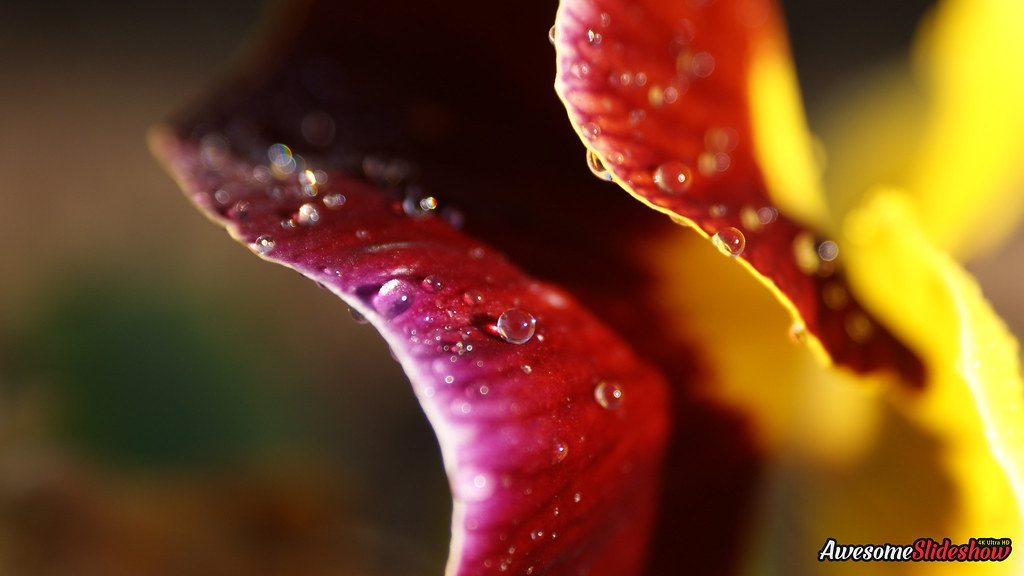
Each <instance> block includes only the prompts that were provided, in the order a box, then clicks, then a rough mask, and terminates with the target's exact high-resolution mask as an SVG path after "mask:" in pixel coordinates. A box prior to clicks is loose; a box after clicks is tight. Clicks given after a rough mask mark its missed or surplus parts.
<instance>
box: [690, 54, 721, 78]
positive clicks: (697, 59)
mask: <svg viewBox="0 0 1024 576" xmlns="http://www.w3.org/2000/svg"><path fill="white" fill-rule="evenodd" d="M690 70H691V71H692V72H693V75H694V76H696V77H698V78H707V77H708V76H711V73H712V72H714V71H715V57H714V56H712V55H711V54H709V53H707V52H698V53H696V54H694V55H693V59H692V60H691V61H690Z"/></svg>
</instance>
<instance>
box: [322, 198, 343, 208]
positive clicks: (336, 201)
mask: <svg viewBox="0 0 1024 576" xmlns="http://www.w3.org/2000/svg"><path fill="white" fill-rule="evenodd" d="M344 205H345V196H343V195H341V194H328V195H326V196H324V206H326V207H328V208H330V209H331V210H334V209H335V208H341V207H342V206H344Z"/></svg>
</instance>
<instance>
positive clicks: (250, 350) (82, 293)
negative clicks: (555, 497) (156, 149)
mask: <svg viewBox="0 0 1024 576" xmlns="http://www.w3.org/2000/svg"><path fill="white" fill-rule="evenodd" d="M927 5H928V2H923V1H918V0H914V1H912V2H901V3H898V7H893V6H891V5H890V3H888V2H882V1H881V0H877V1H872V2H863V1H856V2H855V1H852V0H843V1H841V2H830V3H821V2H816V1H814V0H792V1H790V2H786V9H787V11H788V18H789V20H790V26H791V29H792V32H793V42H794V45H795V49H796V51H797V55H798V67H799V70H800V73H801V75H802V80H803V81H805V85H804V90H805V97H806V99H807V101H808V106H809V109H810V113H811V118H812V124H815V125H816V123H817V122H819V121H822V120H819V119H820V118H822V117H823V113H822V112H821V110H823V109H825V108H827V107H828V106H827V103H828V102H829V100H830V97H831V96H830V95H831V94H835V93H836V92H842V91H844V90H847V89H848V88H849V87H850V86H852V85H853V83H855V82H856V79H857V78H858V77H859V74H860V73H861V72H863V71H864V70H866V69H869V68H870V67H872V66H876V65H878V63H879V62H892V61H893V60H891V58H892V57H893V55H894V54H895V55H899V54H901V53H903V51H905V50H906V46H907V44H908V42H909V39H910V37H911V33H912V30H913V25H914V23H915V22H916V21H917V20H918V18H919V16H920V14H921V13H922V12H923V11H924V10H925V9H926V7H927ZM0 7H2V13H3V14H4V17H3V18H2V19H0V54H3V55H4V58H3V61H2V63H0V72H2V76H0V78H2V80H0V218H2V223H0V246H3V248H4V250H3V271H2V272H0V575H7V574H11V575H25V576H34V575H51V574H52V575H64V574H76V575H80V576H89V575H93V574H95V575H100V574H102V575H107V576H109V575H119V574H126V575H127V574H132V575H157V574H160V575H162V574H190V575H205V574H211V575H212V574H219V575H224V574H323V575H329V574H346V575H348V574H367V575H378V574H379V575H384V574H387V575H399V574H430V573H434V574H439V573H441V566H442V565H443V562H444V558H445V554H446V551H447V541H448V520H449V518H448V517H449V512H450V500H449V497H448V492H447V485H446V481H445V478H444V474H443V471H442V469H441V465H440V461H439V456H438V449H437V445H436V442H435V440H434V439H433V435H432V433H431V432H430V430H429V427H428V426H427V424H426V422H425V420H424V418H423V416H422V414H421V412H420V410H419V407H418V405H417V404H416V403H415V401H414V399H413V397H412V394H411V393H410V392H409V389H408V384H407V383H406V381H405V378H404V376H403V375H402V373H401V371H400V369H399V368H398V367H397V366H396V365H395V363H394V362H393V361H392V360H391V358H390V356H389V354H388V351H387V347H386V346H385V345H384V344H383V342H382V341H381V340H380V339H379V338H378V337H377V336H376V333H375V332H374V331H373V330H372V329H371V328H369V327H368V326H363V325H358V324H356V323H355V322H353V321H352V320H351V318H350V317H349V314H348V312H347V310H346V307H345V306H344V304H342V303H340V302H338V301H337V300H336V299H335V298H334V297H332V296H330V295H329V294H328V293H327V292H325V291H322V290H318V289H317V288H316V287H315V286H314V285H313V284H312V283H310V282H308V281H306V280H304V279H302V278H300V277H299V276H298V275H297V274H295V273H293V272H291V271H289V270H286V269H284V268H281V267H275V266H269V265H267V264H265V263H264V262H262V261H260V260H258V259H256V258H254V257H252V256H251V255H250V254H249V253H248V250H247V249H245V248H244V247H242V246H240V245H238V244H236V243H234V242H232V241H230V240H229V239H228V237H227V236H226V235H225V233H224V232H223V231H222V230H220V229H218V228H217V227H215V226H212V225H210V224H209V223H208V222H206V221H205V219H204V218H202V217H201V216H200V215H199V214H198V213H197V212H196V211H195V210H194V209H193V208H192V207H191V206H190V205H189V203H188V202H187V201H186V200H185V199H184V198H183V197H182V195H181V193H180V191H179V190H178V189H177V187H176V186H175V184H174V183H173V182H172V181H171V179H170V178H169V177H168V176H167V175H166V174H165V173H164V171H163V170H162V169H161V168H160V167H159V166H158V165H157V164H156V162H155V161H154V160H153V159H152V157H151V155H150V154H149V152H148V150H147V148H146V144H145V135H146V130H147V128H148V127H149V126H151V125H152V124H153V123H154V122H156V121H158V120H160V119H161V118H163V117H164V116H166V115H167V114H168V113H169V112H170V111H171V110H173V109H175V108H177V107H179V106H180V105H182V104H183V103H184V102H186V101H187V100H188V99H190V98H194V97H196V96H197V95H198V94H199V93H200V92H201V91H202V89H203V88H204V86H207V85H209V84H210V82H211V81H212V80H213V79H214V78H216V77H217V75H218V73H219V72H222V71H223V70H224V69H225V68H226V67H227V66H228V64H229V61H230V60H231V58H232V56H233V55H234V54H235V53H236V51H237V50H238V49H239V47H240V46H241V44H242V42H243V40H244V38H245V36H246V33H247V32H248V31H249V30H250V29H251V27H252V26H253V25H254V24H255V23H256V22H257V21H258V19H259V15H260V14H261V11H262V6H261V4H260V3H259V2H255V1H244V0H217V1H200V0H177V1H173V2H172V1H170V0H157V1H154V2H146V3H129V2H118V1H114V0H100V1H97V2H89V3H77V4H75V3H72V4H67V3H62V4H60V5H59V6H58V5H54V3H29V2H21V3H12V2H0ZM553 11H554V4H552V13H553ZM545 32H546V30H542V31H539V34H544V33H545ZM895 62H896V66H900V65H901V64H900V62H901V61H900V60H899V59H898V57H897V59H896V60H895ZM577 168H578V169H580V170H585V169H586V168H585V166H584V165H583V163H582V162H581V163H580V166H578V167H577ZM1022 248H1024V240H1022V237H1021V236H1020V235H1018V236H1017V237H1016V238H1015V239H1014V240H1013V241H1011V242H1010V243H1009V244H1008V245H1007V246H1006V247H1005V248H1003V249H1002V250H1001V251H1000V252H998V253H995V254H992V255H989V256H987V257H986V258H985V259H984V260H981V261H978V262H975V263H972V264H971V268H972V270H973V271H974V272H975V273H976V274H977V275H978V276H979V278H980V280H981V282H982V284H983V287H984V290H985V292H986V293H987V295H988V296H989V297H990V298H991V299H992V300H993V302H994V304H995V307H996V308H997V309H998V310H999V311H1000V312H1001V314H1002V315H1003V317H1004V318H1006V319H1007V320H1008V322H1009V323H1010V324H1011V327H1012V328H1013V330H1014V331H1015V333H1017V334H1024V304H1022V303H1021V301H1020V299H1019V297H1018V296H1017V295H1018V294H1020V293H1022V288H1024V277H1022V275H1021V274H1019V273H1018V272H1017V271H1018V270H1019V269H1020V262H1021V256H1020V255H1021V254H1022V253H1024V251H1022Z"/></svg>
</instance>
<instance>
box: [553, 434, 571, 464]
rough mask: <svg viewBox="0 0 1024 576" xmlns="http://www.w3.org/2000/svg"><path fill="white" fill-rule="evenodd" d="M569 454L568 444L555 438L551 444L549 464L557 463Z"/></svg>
mask: <svg viewBox="0 0 1024 576" xmlns="http://www.w3.org/2000/svg"><path fill="white" fill-rule="evenodd" d="M568 455H569V445H568V444H566V443H565V442H562V441H560V440H555V443H554V444H552V446H551V464H552V465H554V464H559V463H561V462H562V461H563V460H565V458H566V456H568Z"/></svg>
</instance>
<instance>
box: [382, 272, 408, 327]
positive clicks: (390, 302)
mask: <svg viewBox="0 0 1024 576" xmlns="http://www.w3.org/2000/svg"><path fill="white" fill-rule="evenodd" d="M414 293H415V292H414V290H413V287H412V285H410V284H409V283H408V282H406V281H405V280H400V279H398V278H395V279H393V280H388V281H387V282H385V283H384V285H383V286H381V287H380V290H378V291H377V295H376V296H375V297H374V299H373V307H374V309H376V310H377V312H378V313H380V315H381V316H383V317H385V318H394V317H395V316H398V315H399V314H401V313H402V312H405V311H406V310H408V309H409V307H410V306H412V303H413V295H414Z"/></svg>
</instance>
